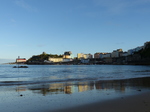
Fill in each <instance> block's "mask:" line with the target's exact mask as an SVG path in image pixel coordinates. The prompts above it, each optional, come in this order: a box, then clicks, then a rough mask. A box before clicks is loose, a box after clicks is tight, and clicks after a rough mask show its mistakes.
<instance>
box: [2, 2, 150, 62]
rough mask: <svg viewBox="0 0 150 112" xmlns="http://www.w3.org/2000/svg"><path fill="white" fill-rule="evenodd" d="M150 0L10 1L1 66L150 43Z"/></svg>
mask: <svg viewBox="0 0 150 112" xmlns="http://www.w3.org/2000/svg"><path fill="white" fill-rule="evenodd" d="M149 6H150V0H144V1H143V0H133V1H130V0H122V1H120V0H115V1H111V0H106V1H102V0H90V1H87V0H76V1H70V0H63V1H61V0H57V1H52V0H44V1H41V0H39V1H38V2H37V1H35V0H32V1H30V0H7V1H1V4H0V13H1V19H0V26H1V27H0V31H1V32H0V37H1V40H2V41H0V47H1V54H0V63H3V62H12V61H15V59H16V58H17V57H18V56H20V57H24V58H26V59H29V58H30V57H31V56H32V55H38V54H40V53H42V52H46V53H52V54H58V55H60V54H63V53H64V52H65V51H72V52H73V54H75V55H76V54H77V53H85V54H88V53H91V54H93V55H94V53H96V52H112V51H113V50H116V49H120V48H121V49H123V51H127V50H129V49H132V48H135V47H138V46H142V45H143V43H145V42H147V41H149V37H150V34H149V26H150V23H149V19H150V15H149V12H150V7H149Z"/></svg>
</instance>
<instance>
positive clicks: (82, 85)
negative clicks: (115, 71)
mask: <svg viewBox="0 0 150 112" xmlns="http://www.w3.org/2000/svg"><path fill="white" fill-rule="evenodd" d="M92 89H94V83H91V82H90V83H88V82H79V83H78V92H83V91H88V90H92Z"/></svg>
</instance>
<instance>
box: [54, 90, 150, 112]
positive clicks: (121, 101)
mask: <svg viewBox="0 0 150 112" xmlns="http://www.w3.org/2000/svg"><path fill="white" fill-rule="evenodd" d="M53 112H150V91H146V92H141V93H138V94H135V95H131V96H124V97H120V98H116V99H111V100H107V101H103V102H96V103H91V104H86V105H82V106H77V107H73V108H66V109H60V110H56V111H53Z"/></svg>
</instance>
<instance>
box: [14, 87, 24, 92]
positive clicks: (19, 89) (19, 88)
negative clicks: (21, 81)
mask: <svg viewBox="0 0 150 112" xmlns="http://www.w3.org/2000/svg"><path fill="white" fill-rule="evenodd" d="M16 91H17V92H19V91H26V87H25V86H18V87H17V88H16Z"/></svg>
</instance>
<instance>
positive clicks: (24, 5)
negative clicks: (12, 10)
mask: <svg viewBox="0 0 150 112" xmlns="http://www.w3.org/2000/svg"><path fill="white" fill-rule="evenodd" d="M15 3H16V4H17V5H18V6H20V7H22V8H24V9H26V10H28V11H30V12H37V9H36V8H35V7H32V6H31V5H29V4H28V3H26V2H25V1H24V0H16V1H15Z"/></svg>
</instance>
